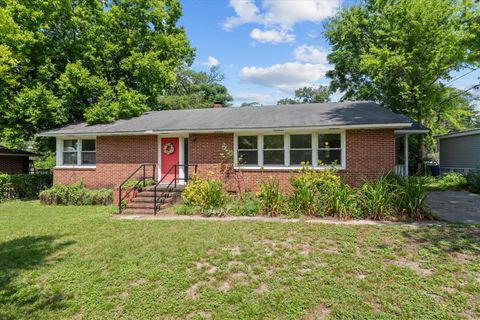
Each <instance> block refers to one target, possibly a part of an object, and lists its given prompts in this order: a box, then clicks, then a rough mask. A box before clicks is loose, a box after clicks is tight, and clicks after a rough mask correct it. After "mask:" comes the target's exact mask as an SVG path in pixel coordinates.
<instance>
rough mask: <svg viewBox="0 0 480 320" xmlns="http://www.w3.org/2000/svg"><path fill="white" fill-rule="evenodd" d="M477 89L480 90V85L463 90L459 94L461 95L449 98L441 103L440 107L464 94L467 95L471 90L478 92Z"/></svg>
mask: <svg viewBox="0 0 480 320" xmlns="http://www.w3.org/2000/svg"><path fill="white" fill-rule="evenodd" d="M476 89H480V83H479V84H475V85H473V86H471V87H470V88H468V89H465V90H463V91H462V92H459V93H457V94H456V95H454V96H451V97H449V98H447V99H445V100H443V101H441V102H440V103H439V104H438V105H439V106H441V105H443V104H444V103H447V102H448V101H450V100H452V99H455V98H456V97H459V96H461V95H462V94H465V93H467V92H468V91H470V90H476Z"/></svg>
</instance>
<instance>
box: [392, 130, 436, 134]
mask: <svg viewBox="0 0 480 320" xmlns="http://www.w3.org/2000/svg"><path fill="white" fill-rule="evenodd" d="M428 132H429V130H395V134H410V133H411V134H423V133H428Z"/></svg>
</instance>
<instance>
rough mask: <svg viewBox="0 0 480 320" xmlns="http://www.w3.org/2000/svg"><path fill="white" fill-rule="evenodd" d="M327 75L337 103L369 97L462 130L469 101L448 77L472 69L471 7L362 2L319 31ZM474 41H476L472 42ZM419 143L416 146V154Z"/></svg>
mask: <svg viewBox="0 0 480 320" xmlns="http://www.w3.org/2000/svg"><path fill="white" fill-rule="evenodd" d="M325 29H326V31H325V35H326V37H327V39H328V40H329V42H330V44H331V46H332V53H331V54H329V56H328V60H329V62H330V63H332V64H334V65H335V68H334V69H333V70H331V71H329V72H328V76H329V77H331V79H332V82H331V86H332V89H333V90H337V89H338V90H340V91H341V92H343V93H344V96H343V98H342V99H344V100H345V99H347V100H373V101H377V102H380V103H381V104H383V105H384V106H386V107H388V108H390V109H391V110H393V111H394V112H399V113H403V114H405V115H407V116H409V117H410V118H412V119H413V120H415V121H418V122H419V123H422V124H424V125H426V126H427V127H428V128H430V129H431V133H430V135H429V139H427V140H428V141H427V142H428V143H427V146H429V147H430V148H432V147H433V138H432V137H433V136H434V135H436V134H439V133H443V132H445V131H446V130H449V129H456V130H458V129H465V128H467V127H469V126H470V125H471V123H472V121H470V120H469V119H471V118H472V117H475V112H474V108H473V106H472V104H471V97H470V96H468V95H467V94H463V92H458V90H456V89H454V88H452V87H451V86H449V85H448V82H449V81H451V80H454V79H452V77H451V72H452V71H454V70H462V69H464V68H466V67H468V66H475V65H477V66H478V63H479V61H478V38H475V37H476V35H477V36H478V6H477V5H475V4H473V3H472V2H470V1H455V0H421V1H409V0H366V1H363V2H361V3H360V4H359V5H355V6H351V7H348V8H344V9H342V10H341V11H339V12H338V14H337V15H336V16H334V17H333V18H332V19H330V20H329V21H328V22H327V24H326V26H325ZM474 39H476V40H474ZM424 146H425V144H424V142H423V140H422V139H421V140H420V142H419V144H418V154H419V155H420V154H423V153H424V151H425V149H424Z"/></svg>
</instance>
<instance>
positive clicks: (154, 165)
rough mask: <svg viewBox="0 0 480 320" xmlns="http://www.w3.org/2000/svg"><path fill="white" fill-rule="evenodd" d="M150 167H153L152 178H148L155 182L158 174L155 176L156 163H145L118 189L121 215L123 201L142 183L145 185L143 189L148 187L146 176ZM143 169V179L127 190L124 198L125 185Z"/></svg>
mask: <svg viewBox="0 0 480 320" xmlns="http://www.w3.org/2000/svg"><path fill="white" fill-rule="evenodd" d="M148 166H151V167H152V176H151V177H148V178H150V179H153V180H155V177H156V174H155V171H156V170H155V169H156V167H157V165H156V164H155V163H143V164H141V165H140V166H139V167H138V168H137V169H136V170H135V171H134V172H133V173H132V174H130V175H129V176H128V178H127V179H125V180H124V181H123V182H122V183H121V184H120V186H119V187H118V212H119V213H122V201H123V200H124V199H126V198H127V197H128V195H129V194H130V193H131V192H132V191H133V190H134V189H136V188H137V187H138V185H139V184H140V183H143V187H144V188H145V186H146V180H147V176H146V174H147V173H146V171H147V167H148ZM141 169H143V171H142V178H141V179H139V180H138V181H137V183H136V184H135V185H134V186H133V187H131V188H129V189H128V190H127V192H126V193H125V195H124V196H123V197H122V190H123V186H124V185H125V183H127V182H128V180H130V179H131V178H132V177H133V176H135V175H136V174H137V173H138V172H139V171H140V170H141Z"/></svg>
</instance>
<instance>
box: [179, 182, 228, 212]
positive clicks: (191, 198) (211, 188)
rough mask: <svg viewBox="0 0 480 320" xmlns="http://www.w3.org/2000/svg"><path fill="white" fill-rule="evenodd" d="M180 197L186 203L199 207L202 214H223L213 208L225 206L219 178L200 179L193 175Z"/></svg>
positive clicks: (225, 198) (224, 197)
mask: <svg viewBox="0 0 480 320" xmlns="http://www.w3.org/2000/svg"><path fill="white" fill-rule="evenodd" d="M182 199H183V202H184V203H185V204H187V205H193V206H197V207H199V208H200V209H201V211H202V213H204V214H207V215H212V214H217V213H218V214H219V215H223V213H222V212H219V211H215V210H217V209H219V208H222V207H224V206H225V203H226V200H227V197H226V194H225V192H224V191H223V183H222V182H221V181H220V180H216V179H209V178H207V179H202V178H200V177H199V176H198V175H194V176H193V177H192V179H191V180H189V182H188V184H187V186H186V187H185V189H184V190H183V192H182Z"/></svg>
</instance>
